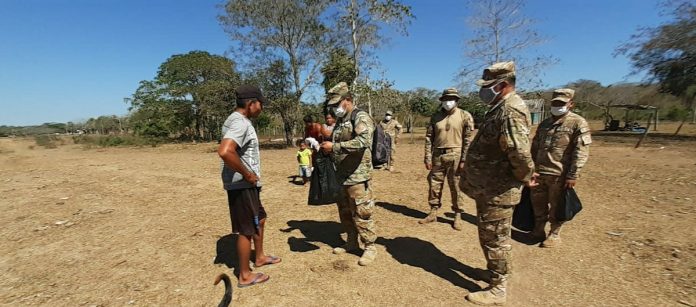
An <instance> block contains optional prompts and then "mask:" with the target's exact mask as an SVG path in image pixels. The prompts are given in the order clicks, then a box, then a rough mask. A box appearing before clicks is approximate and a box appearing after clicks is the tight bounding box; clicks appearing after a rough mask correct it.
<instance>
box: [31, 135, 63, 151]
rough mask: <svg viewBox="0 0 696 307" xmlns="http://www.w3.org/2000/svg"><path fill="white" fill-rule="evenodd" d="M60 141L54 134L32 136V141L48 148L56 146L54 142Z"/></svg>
mask: <svg viewBox="0 0 696 307" xmlns="http://www.w3.org/2000/svg"><path fill="white" fill-rule="evenodd" d="M60 141H61V140H60V139H58V137H57V136H55V135H47V134H41V135H35V136H34V142H36V145H39V146H41V147H44V148H49V149H52V148H57V147H58V145H57V144H56V143H58V142H60Z"/></svg>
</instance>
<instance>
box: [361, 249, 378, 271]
mask: <svg viewBox="0 0 696 307" xmlns="http://www.w3.org/2000/svg"><path fill="white" fill-rule="evenodd" d="M376 256H377V248H376V247H375V244H374V243H372V244H369V245H366V246H365V251H364V252H363V254H362V256H360V260H358V264H359V265H362V266H368V265H370V264H372V262H374V261H375V257H376Z"/></svg>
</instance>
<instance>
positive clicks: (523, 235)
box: [511, 228, 542, 245]
mask: <svg viewBox="0 0 696 307" xmlns="http://www.w3.org/2000/svg"><path fill="white" fill-rule="evenodd" d="M511 237H512V239H513V240H515V241H517V242H520V243H522V244H525V245H537V244H539V243H541V242H542V240H539V239H535V238H534V237H532V234H531V233H529V232H522V231H519V230H517V229H515V228H513V229H512V235H511Z"/></svg>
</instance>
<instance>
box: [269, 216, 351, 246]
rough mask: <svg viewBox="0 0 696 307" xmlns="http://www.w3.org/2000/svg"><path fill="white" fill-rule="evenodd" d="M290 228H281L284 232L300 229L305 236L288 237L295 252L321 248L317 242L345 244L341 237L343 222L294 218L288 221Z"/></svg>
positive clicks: (336, 244) (334, 244) (331, 244)
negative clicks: (298, 219)
mask: <svg viewBox="0 0 696 307" xmlns="http://www.w3.org/2000/svg"><path fill="white" fill-rule="evenodd" d="M287 224H288V228H285V229H281V230H280V231H282V232H291V231H293V230H295V229H297V230H299V231H300V232H301V233H302V235H303V236H304V238H298V237H295V236H292V237H290V238H288V245H289V246H290V250H291V251H293V252H302V253H304V252H309V251H313V250H317V249H319V246H318V245H317V244H316V243H323V244H326V245H329V246H333V247H336V246H339V245H341V244H343V240H342V239H341V224H340V223H337V222H331V221H312V220H301V221H297V220H292V221H288V222H287Z"/></svg>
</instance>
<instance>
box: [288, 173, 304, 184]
mask: <svg viewBox="0 0 696 307" xmlns="http://www.w3.org/2000/svg"><path fill="white" fill-rule="evenodd" d="M298 178H299V179H300V180H299V182H298V181H297V179H298ZM288 179H290V180H288V182H289V183H292V184H294V185H305V184H304V182H303V181H302V177H301V176H297V175H292V176H288Z"/></svg>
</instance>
